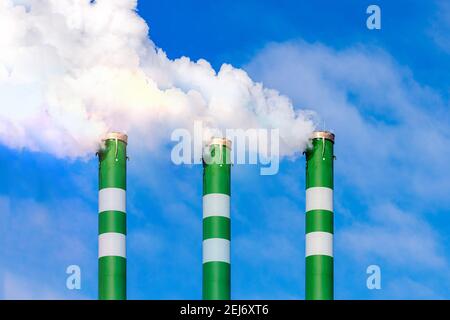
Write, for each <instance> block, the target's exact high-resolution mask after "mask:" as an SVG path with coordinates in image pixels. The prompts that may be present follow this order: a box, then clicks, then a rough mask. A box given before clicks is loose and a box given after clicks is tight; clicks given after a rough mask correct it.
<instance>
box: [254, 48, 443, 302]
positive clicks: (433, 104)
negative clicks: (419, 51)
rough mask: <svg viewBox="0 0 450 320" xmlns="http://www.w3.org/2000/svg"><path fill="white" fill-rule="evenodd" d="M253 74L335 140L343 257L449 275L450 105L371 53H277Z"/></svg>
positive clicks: (264, 56) (259, 61)
mask: <svg viewBox="0 0 450 320" xmlns="http://www.w3.org/2000/svg"><path fill="white" fill-rule="evenodd" d="M246 70H248V71H249V73H250V74H251V75H252V76H253V77H254V78H255V79H258V80H260V81H263V82H264V84H265V85H269V86H272V87H274V88H277V89H278V90H280V91H281V92H282V93H285V94H288V95H289V96H290V97H291V98H292V99H293V102H294V103H295V104H296V105H298V106H301V107H304V108H311V109H313V110H315V111H317V112H318V113H319V114H320V115H321V118H322V120H323V123H324V124H323V125H322V127H323V128H324V129H331V130H333V131H334V132H335V133H336V145H335V154H336V156H337V160H336V161H335V203H336V206H335V207H336V216H335V217H336V218H335V221H336V222H337V225H336V227H337V228H336V230H335V234H336V252H335V254H336V257H338V256H342V255H349V256H350V258H353V259H356V260H358V261H360V262H362V261H364V262H367V261H369V262H370V263H377V262H378V261H380V260H381V261H383V262H384V265H385V266H387V269H388V270H390V272H394V270H397V268H399V270H404V271H406V270H407V272H412V273H415V272H422V271H423V270H428V271H430V270H433V271H436V270H445V269H446V268H447V267H448V264H449V256H448V255H447V254H446V252H447V250H448V245H447V244H446V230H445V229H444V227H443V226H442V225H440V224H439V221H441V220H442V219H443V218H442V214H443V213H444V212H448V209H449V208H450V199H449V197H448V190H450V174H449V173H448V169H447V167H448V159H449V158H450V126H449V125H448V123H450V121H449V120H450V113H449V108H448V106H449V101H447V100H446V99H445V98H443V97H441V96H440V95H439V94H438V93H436V92H435V91H433V89H432V88H429V87H426V86H423V85H421V84H420V83H418V82H417V81H415V79H414V76H413V74H412V72H411V71H410V70H409V69H408V68H406V67H404V66H400V65H398V64H397V63H396V62H395V60H394V59H393V58H392V57H391V56H390V55H389V54H388V53H387V52H385V51H383V50H382V49H380V48H376V47H366V46H363V45H357V46H354V47H351V48H346V49H340V50H335V49H333V48H330V47H327V46H325V45H323V44H317V43H316V44H310V43H306V42H303V41H296V42H290V43H282V44H272V45H269V46H268V47H266V48H265V49H264V50H263V51H262V52H261V53H260V54H259V55H257V56H256V57H255V58H254V59H253V60H252V61H251V62H250V63H249V64H248V65H247V66H246ZM357 265H358V266H360V264H357ZM354 272H358V271H357V270H354ZM362 272H364V270H363V271H362ZM439 274H440V276H438V278H440V279H441V280H442V279H443V280H444V281H447V280H448V279H447V278H446V277H445V276H444V275H443V274H442V273H438V275H439ZM421 280H422V283H421V285H423V286H428V283H429V281H428V280H427V279H425V278H423V277H422V278H421ZM439 290H440V289H439V288H437V289H436V292H437V293H438V291H439ZM397 293H398V292H397ZM386 294H387V293H386ZM386 296H387V295H386Z"/></svg>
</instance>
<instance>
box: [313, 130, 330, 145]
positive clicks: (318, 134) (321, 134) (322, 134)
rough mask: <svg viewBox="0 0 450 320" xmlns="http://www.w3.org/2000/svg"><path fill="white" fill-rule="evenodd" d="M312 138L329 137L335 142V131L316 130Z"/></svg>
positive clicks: (328, 138)
mask: <svg viewBox="0 0 450 320" xmlns="http://www.w3.org/2000/svg"><path fill="white" fill-rule="evenodd" d="M311 139H327V140H330V141H331V142H333V143H334V133H331V132H330V131H314V132H313V134H312V135H311Z"/></svg>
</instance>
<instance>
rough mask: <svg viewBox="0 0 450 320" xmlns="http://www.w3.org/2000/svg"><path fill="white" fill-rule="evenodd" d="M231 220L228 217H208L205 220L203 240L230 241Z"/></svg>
mask: <svg viewBox="0 0 450 320" xmlns="http://www.w3.org/2000/svg"><path fill="white" fill-rule="evenodd" d="M230 233H231V232H230V219H229V218H227V217H219V216H213V217H207V218H205V219H203V240H206V239H211V238H221V239H227V240H230V239H231V236H230Z"/></svg>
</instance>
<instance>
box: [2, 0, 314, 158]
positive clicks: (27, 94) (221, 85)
mask: <svg viewBox="0 0 450 320" xmlns="http://www.w3.org/2000/svg"><path fill="white" fill-rule="evenodd" d="M136 5H137V1H136V0H115V1H111V0H97V1H95V3H94V4H91V3H90V1H88V0H84V1H75V2H74V1H70V0H46V1H44V2H42V1H37V0H22V1H19V2H17V1H12V0H0V45H1V47H2V50H0V95H1V96H2V101H3V102H2V106H3V107H2V108H1V109H0V141H1V142H2V143H3V144H5V145H7V146H9V147H12V148H28V149H31V150H36V151H44V152H49V153H51V154H53V155H56V156H58V157H89V156H92V155H93V154H94V153H95V151H96V150H97V149H98V147H99V141H100V139H101V137H102V136H103V135H104V134H105V133H106V132H107V131H110V130H120V131H126V132H128V133H129V134H130V136H131V137H130V148H135V150H136V152H138V151H139V150H142V148H145V147H149V146H152V147H154V146H155V145H156V146H159V145H160V144H165V143H167V142H169V138H170V133H171V131H172V130H173V129H175V128H186V129H192V127H193V122H194V120H203V121H204V122H205V125H207V126H210V127H213V128H216V127H217V128H219V129H226V128H240V129H247V128H259V127H262V128H278V129H280V137H281V143H280V148H281V152H282V153H283V154H285V155H286V154H287V155H292V154H295V153H299V152H301V151H303V149H304V148H305V146H306V144H307V140H308V137H309V135H310V134H311V132H312V130H313V127H314V125H313V122H312V121H311V114H310V112H303V111H301V110H294V108H293V106H292V103H291V101H290V100H289V99H288V98H287V97H285V96H282V95H280V94H279V93H278V92H277V91H275V90H270V89H267V88H264V87H263V86H262V85H261V84H259V83H255V82H254V81H253V80H252V79H250V77H248V75H247V73H246V72H245V71H243V70H241V69H237V68H233V67H232V66H231V65H228V64H224V65H222V67H221V68H220V70H219V71H218V72H217V73H216V71H215V70H214V69H213V68H212V67H211V65H210V64H209V63H208V62H207V61H205V60H202V59H201V60H199V61H197V62H193V61H191V60H190V59H189V58H187V57H182V58H180V59H176V60H170V59H168V58H167V56H166V54H165V53H164V51H162V50H161V49H159V48H157V47H156V46H155V45H154V44H153V42H152V41H151V40H150V39H149V38H148V28H149V27H148V25H147V24H146V23H145V21H144V20H143V19H142V18H141V17H139V16H138V14H137V13H136V11H135V9H136ZM207 138H208V137H205V139H207ZM134 141H138V142H134ZM135 146H136V147H135Z"/></svg>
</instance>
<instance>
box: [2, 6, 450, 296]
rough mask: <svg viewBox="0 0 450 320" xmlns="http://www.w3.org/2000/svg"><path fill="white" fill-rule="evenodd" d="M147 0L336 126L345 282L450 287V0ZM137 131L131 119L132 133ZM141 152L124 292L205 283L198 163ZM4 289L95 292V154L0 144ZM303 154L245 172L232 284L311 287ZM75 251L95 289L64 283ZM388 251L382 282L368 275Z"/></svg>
mask: <svg viewBox="0 0 450 320" xmlns="http://www.w3.org/2000/svg"><path fill="white" fill-rule="evenodd" d="M369 4H372V2H368V1H350V0H348V1H339V2H337V1H333V2H332V1H314V2H311V1H298V0H297V1H264V2H262V1H239V3H238V2H236V3H234V2H230V1H219V0H218V1H214V2H211V1H186V0H183V1H181V0H180V1H156V0H151V1H142V0H141V1H140V3H139V11H138V12H139V14H140V15H141V16H142V17H143V18H144V19H145V20H146V22H147V24H148V25H149V27H150V36H151V39H152V40H153V41H154V42H155V44H156V45H157V46H158V47H161V48H163V49H164V50H165V51H166V52H167V54H168V56H169V57H170V58H177V57H180V56H183V55H184V56H188V57H190V58H191V59H193V60H197V59H199V58H204V59H206V60H208V61H210V62H211V64H212V65H213V67H214V68H216V69H218V68H220V65H221V64H222V63H224V62H226V63H231V64H233V65H234V66H236V67H241V68H243V69H244V70H246V71H247V72H248V73H249V75H250V76H251V77H252V78H253V79H254V80H255V81H260V82H263V83H264V85H266V86H268V87H271V88H275V89H277V90H279V91H280V92H281V93H283V94H286V95H287V96H289V97H290V98H291V99H292V101H293V102H294V105H296V106H297V107H299V108H309V109H312V110H315V111H317V112H318V114H319V115H320V116H321V119H322V120H323V121H324V123H325V127H326V128H327V129H331V130H333V131H334V132H335V133H336V149H335V153H336V156H337V160H336V164H335V165H336V167H335V208H336V209H335V230H336V231H335V253H334V256H335V296H336V298H337V299H422V298H423V299H432V298H437V299H442V298H444V299H449V298H450V276H449V275H448V272H447V271H448V269H449V263H450V237H449V234H450V232H449V231H450V227H449V225H450V224H449V223H448V222H449V215H448V214H449V211H450V210H449V209H450V199H449V198H448V194H449V191H450V173H449V170H448V159H449V157H450V151H449V150H450V148H449V147H450V125H449V123H450V121H449V120H450V113H449V88H450V75H449V73H448V70H449V67H450V58H449V54H450V38H449V37H448V34H449V31H450V6H449V5H447V4H446V3H445V2H444V1H442V2H440V1H395V2H394V1H377V2H376V4H378V5H379V6H380V7H381V9H382V29H381V30H379V31H370V30H368V29H367V28H366V26H365V20H366V17H367V15H366V13H365V11H366V8H367V6H368V5H369ZM130 139H132V137H130ZM170 147H171V146H170V144H168V145H167V146H166V147H165V148H162V149H161V150H158V151H157V152H154V153H152V154H139V153H135V154H133V153H131V154H130V158H131V161H130V162H129V179H128V237H127V246H128V251H127V257H128V296H129V298H130V299H199V298H200V297H201V239H202V235H201V177H202V171H201V170H202V168H201V166H175V165H173V164H172V163H171V161H170ZM0 164H1V168H2V170H1V172H2V177H3V183H2V184H0V217H1V219H2V221H5V223H2V226H1V230H0V231H1V234H2V237H1V238H0V240H1V241H2V245H1V247H2V249H1V251H2V255H1V256H2V259H1V262H0V272H1V274H2V275H3V276H2V277H0V282H3V283H0V288H1V289H0V297H2V298H31V299H46V298H58V299H80V298H87V299H95V298H96V296H97V289H96V287H97V278H96V275H97V213H96V211H97V160H96V159H95V157H92V158H90V159H88V160H83V161H81V160H70V161H69V160H62V159H56V158H54V157H53V156H51V155H48V154H45V153H37V152H30V151H28V150H22V151H17V150H12V149H9V148H7V147H5V146H0ZM304 165H305V164H304V158H296V159H285V160H284V161H283V162H282V163H281V167H280V172H279V174H277V175H275V176H260V175H259V170H258V168H255V167H252V166H235V167H234V170H233V174H232V258H231V259H232V298H234V299H259V298H262V299H303V298H304V212H303V211H304V187H305V185H304ZM71 264H77V265H79V266H80V267H81V270H82V289H81V290H74V291H70V290H67V289H66V287H65V281H66V274H65V269H66V267H67V266H69V265H71ZM372 264H376V265H379V266H380V267H381V272H382V289H381V290H368V289H367V288H366V278H367V275H366V268H367V267H368V266H369V265H372Z"/></svg>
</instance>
